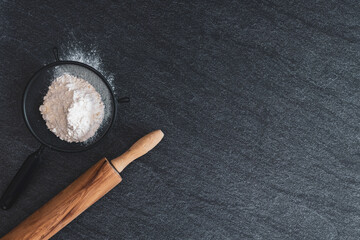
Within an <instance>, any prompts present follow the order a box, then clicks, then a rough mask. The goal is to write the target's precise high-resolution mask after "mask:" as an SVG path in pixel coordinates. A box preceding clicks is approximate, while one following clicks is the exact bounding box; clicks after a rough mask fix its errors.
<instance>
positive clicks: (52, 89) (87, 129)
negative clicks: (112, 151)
mask: <svg viewBox="0 0 360 240" xmlns="http://www.w3.org/2000/svg"><path fill="white" fill-rule="evenodd" d="M104 109H105V107H104V103H103V102H102V100H101V96H100V94H99V93H98V92H97V91H96V89H95V88H94V87H93V86H92V85H91V84H90V83H88V82H87V81H85V80H84V79H81V78H78V77H74V76H72V75H69V74H64V75H62V76H60V77H58V78H56V79H55V80H54V81H53V82H52V84H51V85H50V86H49V90H48V92H47V94H46V96H45V97H44V102H43V104H42V105H41V106H40V108H39V110H40V112H41V115H42V117H43V118H44V120H45V121H46V126H47V127H48V128H49V130H50V131H52V132H53V133H54V134H55V135H56V136H57V137H59V138H60V139H61V140H65V141H67V142H85V141H86V140H88V139H89V138H91V137H92V136H94V135H95V133H96V131H97V130H98V129H99V127H100V125H101V123H102V121H103V119H104Z"/></svg>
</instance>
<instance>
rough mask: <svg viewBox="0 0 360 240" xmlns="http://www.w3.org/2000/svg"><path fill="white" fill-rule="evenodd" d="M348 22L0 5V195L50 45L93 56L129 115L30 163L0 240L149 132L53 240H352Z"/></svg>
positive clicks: (343, 7)
mask: <svg viewBox="0 0 360 240" xmlns="http://www.w3.org/2000/svg"><path fill="white" fill-rule="evenodd" d="M359 13H360V5H359V3H358V2H357V1H341V3H340V2H335V1H316V2H315V1H303V2H298V3H296V2H293V1H275V0H271V1H191V2H180V1H172V2H171V1H169V2H165V1H163V2H161V1H52V2H50V1H15V2H12V1H4V0H3V1H1V2H0V55H1V58H0V63H1V68H0V104H1V105H0V109H1V114H0V129H1V138H0V152H1V154H2V157H1V159H0V192H1V193H2V192H3V191H5V189H6V186H7V185H8V183H9V182H10V180H11V178H12V177H13V176H14V174H15V173H16V171H17V170H18V168H19V167H20V165H21V163H22V162H23V160H24V159H25V158H26V157H27V155H28V154H30V153H31V152H32V151H34V150H35V149H36V148H37V147H38V146H39V144H38V143H37V142H36V141H35V139H34V138H33V137H32V135H31V134H30V132H29V131H28V130H27V128H26V126H25V124H24V121H23V119H22V116H21V96H22V91H23V89H24V87H25V85H26V83H27V80H28V79H29V77H30V76H31V75H32V74H33V73H34V72H35V71H36V70H37V69H38V68H40V67H41V66H43V65H44V64H46V63H49V62H52V61H53V56H52V52H51V49H52V47H53V46H58V47H59V48H60V55H61V53H62V52H64V51H65V50H69V49H71V47H72V46H74V45H76V46H81V47H82V48H83V49H84V50H85V51H90V50H91V49H93V48H94V47H95V48H96V49H97V50H98V54H99V55H100V56H101V58H102V60H103V65H102V67H103V68H104V70H105V71H106V72H107V73H109V74H112V75H113V76H114V79H115V80H114V85H115V87H116V92H117V94H118V95H119V96H130V97H131V100H132V101H131V103H130V104H128V105H122V106H121V107H120V109H119V111H120V114H119V117H118V119H117V124H116V126H115V127H114V128H113V130H112V132H111V133H110V134H109V135H108V136H107V137H106V139H104V141H103V142H102V143H101V144H100V145H99V146H97V147H96V148H95V149H92V150H89V151H86V152H82V153H76V154H65V153H59V152H55V151H51V150H46V152H45V153H44V159H45V160H44V161H43V163H42V164H41V166H40V168H39V170H38V171H37V173H36V178H35V179H33V181H32V182H31V186H30V187H29V188H28V189H27V190H26V191H25V193H24V194H23V195H22V197H21V198H20V200H19V201H18V202H17V203H16V204H15V205H14V206H13V208H12V209H11V210H9V211H0V235H4V234H5V233H7V232H8V231H9V230H11V229H12V228H13V227H15V226H16V225H17V224H18V223H20V222H21V220H23V219H24V218H25V217H27V216H28V215H30V214H31V213H32V212H33V211H35V210H36V209H37V208H39V207H40V206H41V205H43V204H44V203H45V202H47V201H48V200H49V199H50V198H51V197H52V196H54V195H55V194H56V193H57V192H59V191H60V190H61V189H63V188H64V187H66V186H67V185H68V184H69V183H71V182H72V181H73V180H74V179H75V178H76V177H77V176H79V175H80V174H81V173H82V172H84V171H85V170H86V169H87V168H88V167H90V166H91V165H93V164H94V163H95V162H96V161H97V160H99V159H100V158H101V157H102V156H107V157H108V158H113V157H115V156H117V155H119V154H120V153H122V152H123V151H124V150H126V149H127V147H129V146H130V145H131V144H132V143H133V142H134V141H135V140H136V139H138V138H139V137H141V136H142V135H144V134H146V133H147V132H150V131H152V130H154V129H158V128H161V129H162V130H163V131H164V133H165V138H164V140H163V142H161V144H160V145H159V146H158V147H157V148H156V149H154V150H153V151H152V152H151V153H149V154H148V155H146V156H144V157H143V158H141V159H139V160H138V161H137V162H135V163H133V164H132V165H131V166H129V167H128V168H127V169H126V171H124V172H123V174H122V176H123V179H124V181H123V182H122V183H121V184H120V185H119V186H118V187H116V188H115V189H114V190H113V191H112V192H110V193H109V194H107V195H106V196H105V197H104V198H103V199H101V200H100V201H99V202H97V203H96V204H95V205H93V206H92V207H91V208H90V209H88V211H86V212H85V213H83V214H82V215H81V216H80V217H78V218H77V219H76V220H75V221H73V222H72V223H71V224H70V225H69V226H67V227H66V228H65V229H63V230H62V231H61V232H59V233H58V234H57V235H56V236H55V237H53V239H359V238H360V176H359V171H360V148H359V142H360V135H359V130H360V129H359V121H360V112H359V109H360V92H359V87H360V80H359V79H360V67H359V65H360V14H359Z"/></svg>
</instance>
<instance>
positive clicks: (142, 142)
mask: <svg viewBox="0 0 360 240" xmlns="http://www.w3.org/2000/svg"><path fill="white" fill-rule="evenodd" d="M163 137H164V133H163V132H162V131H161V130H156V131H153V132H151V133H149V134H147V135H145V136H144V137H142V138H140V139H139V140H138V141H137V142H136V143H134V144H133V145H132V146H131V147H130V148H129V150H127V151H126V152H125V153H123V154H122V155H121V156H119V157H117V158H115V159H113V160H112V161H111V163H112V165H114V167H115V168H116V170H118V171H119V172H122V171H123V170H124V168H125V167H126V166H127V165H129V164H130V163H131V162H132V161H134V160H135V159H137V158H139V157H141V156H143V155H144V154H146V153H147V152H149V151H150V150H151V149H153V148H154V147H155V146H156V145H157V144H158V143H159V142H160V141H161V139H162V138H163Z"/></svg>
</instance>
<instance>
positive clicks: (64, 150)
mask: <svg viewBox="0 0 360 240" xmlns="http://www.w3.org/2000/svg"><path fill="white" fill-rule="evenodd" d="M65 64H67V65H77V66H81V67H84V68H86V69H88V70H90V71H92V72H93V73H95V74H96V75H98V76H99V77H100V79H101V80H102V81H103V82H104V83H105V85H106V87H107V88H108V90H109V92H110V96H111V101H112V104H113V106H114V107H113V111H112V114H111V122H110V124H109V125H108V127H107V129H106V130H105V132H104V133H103V135H102V136H101V137H99V139H97V140H96V141H94V142H92V143H91V144H88V145H84V146H83V147H81V148H80V149H64V148H59V147H57V146H54V145H52V144H51V143H50V144H49V143H48V142H45V141H43V140H42V139H41V137H39V136H38V135H37V134H36V132H35V131H34V129H33V128H32V126H31V124H30V122H29V118H28V116H27V113H26V97H27V95H28V93H29V91H30V90H29V89H30V86H31V83H32V82H33V81H34V80H35V79H36V77H37V75H38V74H39V73H41V72H42V71H45V70H48V69H50V68H53V67H56V66H60V65H65ZM22 115H23V118H24V120H25V123H26V126H27V128H28V129H29V131H30V132H31V134H32V135H33V136H34V137H35V138H36V139H37V140H38V141H39V142H40V143H41V144H42V145H44V146H46V147H48V148H50V149H53V150H56V151H59V152H69V153H71V152H82V151H85V150H88V149H90V148H93V147H95V146H96V145H97V144H99V142H101V140H102V139H104V137H105V136H106V135H107V134H108V132H109V131H110V129H111V128H112V126H113V125H114V122H115V119H116V116H117V101H116V98H115V94H114V91H113V90H112V88H111V86H110V84H109V82H108V81H107V80H106V78H105V77H104V76H103V75H102V74H101V73H100V72H99V71H98V70H96V69H95V68H93V67H91V66H89V65H87V64H85V63H82V62H77V61H62V60H57V61H55V62H53V63H50V64H47V65H45V66H43V67H41V68H40V69H39V70H37V71H36V72H35V73H34V74H33V75H32V76H31V78H30V80H29V81H28V83H27V84H26V87H25V90H24V93H23V97H22ZM49 131H50V130H49Z"/></svg>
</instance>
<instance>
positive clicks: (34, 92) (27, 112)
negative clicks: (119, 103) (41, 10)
mask: <svg viewBox="0 0 360 240" xmlns="http://www.w3.org/2000/svg"><path fill="white" fill-rule="evenodd" d="M65 73H68V74H70V75H73V76H76V77H80V78H82V79H84V80H86V81H88V82H89V83H90V84H91V85H92V86H94V88H95V89H96V91H97V92H98V93H99V94H100V95H101V98H102V101H103V102H104V105H105V115H104V120H103V122H102V124H101V126H100V128H99V129H98V131H97V132H96V134H95V135H94V136H93V137H92V138H90V139H89V140H87V141H86V142H84V143H68V142H66V141H63V140H61V139H59V138H58V137H56V136H55V134H53V133H52V132H51V131H50V130H49V129H47V127H46V123H45V120H44V119H43V118H42V116H41V113H40V111H39V107H40V105H41V104H42V102H43V98H44V96H45V95H46V93H47V91H48V88H49V86H50V84H51V82H52V81H54V80H55V79H56V78H57V77H59V76H61V75H63V74H65ZM115 104H116V102H115V98H114V94H113V92H112V90H111V87H110V86H109V84H108V83H107V81H106V79H105V78H104V77H103V76H102V75H101V74H100V73H99V72H98V71H96V70H95V69H93V68H92V67H90V66H88V65H86V64H83V63H80V62H74V61H57V62H55V63H52V64H49V65H47V66H45V67H43V68H42V69H40V70H39V71H38V72H36V73H35V74H34V75H33V77H32V78H31V79H30V81H29V83H28V85H27V87H26V89H25V93H24V97H23V113H24V118H25V122H26V124H27V126H28V128H29V129H30V131H31V133H32V134H33V135H34V136H35V137H36V138H37V139H38V140H39V141H40V142H41V143H42V144H44V145H46V146H47V147H49V148H52V149H55V150H58V151H64V152H78V151H82V150H85V149H87V148H90V147H91V146H93V145H95V144H96V143H97V142H99V141H100V140H101V139H102V138H103V137H104V136H105V134H106V133H107V132H108V131H109V129H110V127H111V125H112V124H113V122H114V119H115V113H116V106H115Z"/></svg>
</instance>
